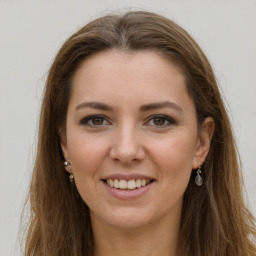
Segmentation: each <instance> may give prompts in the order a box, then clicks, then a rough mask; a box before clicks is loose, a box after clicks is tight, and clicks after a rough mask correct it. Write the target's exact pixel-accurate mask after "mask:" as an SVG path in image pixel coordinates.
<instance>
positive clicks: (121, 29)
mask: <svg viewBox="0 0 256 256" xmlns="http://www.w3.org/2000/svg"><path fill="white" fill-rule="evenodd" d="M109 49H119V50H122V51H126V52H130V53H134V52H138V51H146V50H153V51H156V52H158V53H161V54H162V56H164V58H166V59H168V60H169V61H171V62H172V63H174V64H176V65H177V66H179V67H180V68H181V70H182V71H183V74H184V76H185V78H186V86H187V91H188V93H189V95H190V96H191V98H192V99H193V102H194V104H195V107H196V113H197V120H198V124H199V125H200V124H201V123H202V122H203V120H204V119H205V118H206V117H208V116H210V117H212V118H213V119H214V122H215V131H214V134H213V138H212V143H211V147H210V151H209V154H208V156H207V158H206V161H205V163H204V164H203V166H202V169H203V172H202V176H203V179H204V181H205V183H204V186H202V187H197V186H196V185H195V183H194V177H195V173H194V171H192V172H191V180H190V182H189V184H188V187H187V189H186V191H185V194H184V200H183V208H182V215H181V222H180V223H181V224H180V229H179V239H178V246H177V248H178V251H177V255H182V256H213V255H218V256H227V255H230V256H231V255H232V256H242V255H243V256H245V255H246V256H253V255H254V256H255V255H256V246H255V244H254V242H255V237H256V229H255V219H254V217H253V215H252V214H251V213H250V211H249V210H248V209H247V207H246V205H245V201H244V198H243V179H242V174H241V167H240V162H239V156H238V151H237V147H236V143H235V140H234V136H233V133H232V129H231V124H230V121H229V118H228V114H227V111H226V109H225V106H224V103H223V100H222V98H221V95H220V92H219V89H218V86H217V83H216V79H215V75H214V72H213V70H212V67H211V65H210V63H209V61H208V60H207V58H206V56H205V55H204V53H203V52H202V50H201V49H200V47H199V46H198V44H197V43H196V42H195V41H194V40H193V39H192V38H191V36H190V35H189V34H188V33H187V32H186V31H185V30H184V29H183V28H181V27H180V26H179V25H177V24H176V23H175V22H173V21H171V20H169V19H167V18H165V17H162V16H161V15H158V14H155V13H150V12H144V11H132V12H128V13H125V14H121V15H119V14H111V15H106V16H103V17H100V18H98V19H96V20H94V21H92V22H90V23H89V24H87V25H86V26H84V27H82V28H81V29H80V30H79V31H78V32H76V33H75V34H73V35H72V36H71V37H70V38H69V39H68V40H67V41H66V42H65V43H64V44H63V46H62V47H61V49H60V50H59V52H58V54H57V56H56V58H55V60H54V61H53V64H52V66H51V68H50V70H49V74H48V78H47V81H46V85H45V91H44V97H43V102H42V108H41V115H40V123H39V134H38V145H37V155H36V160H35V164H34V170H33V176H32V180H31V185H30V192H29V202H30V209H31V214H30V220H29V228H28V230H27V231H26V232H27V233H26V234H27V235H26V244H25V256H32V255H34V256H46V255H47V256H70V255H74V256H82V255H87V256H91V255H93V249H94V240H93V233H92V228H91V222H90V214H89V209H88V207H87V205H86V204H85V203H84V201H83V200H82V199H81V197H80V195H79V193H78V191H77V189H76V187H75V186H74V185H72V184H71V183H70V181H69V177H68V174H67V173H66V172H65V171H64V168H63V161H64V158H63V155H62V152H61V148H60V136H59V133H60V131H64V132H65V122H66V115H67V107H68V104H69V98H70V91H71V88H72V76H73V74H74V72H75V71H76V70H77V68H78V66H79V64H80V63H81V62H82V61H84V60H85V59H86V58H87V57H88V56H92V55H93V54H96V53H99V52H101V51H105V50H109Z"/></svg>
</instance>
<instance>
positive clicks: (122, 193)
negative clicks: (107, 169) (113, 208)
mask: <svg viewBox="0 0 256 256" xmlns="http://www.w3.org/2000/svg"><path fill="white" fill-rule="evenodd" d="M102 182H103V184H104V186H105V188H106V189H107V191H108V192H109V193H110V194H111V195H112V196H114V197H116V198H119V199H126V200H129V199H135V198H137V197H140V196H142V195H143V194H145V193H146V192H147V191H149V190H150V189H151V188H152V186H153V185H154V183H155V182H154V181H153V182H151V183H149V184H148V185H146V186H144V187H140V188H136V189H118V188H114V187H113V188H112V187H110V186H109V185H108V184H107V183H105V182H104V181H102Z"/></svg>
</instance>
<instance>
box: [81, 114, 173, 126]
mask: <svg viewBox="0 0 256 256" xmlns="http://www.w3.org/2000/svg"><path fill="white" fill-rule="evenodd" d="M157 118H158V119H161V120H163V121H164V124H163V125H155V124H149V126H155V127H157V128H165V127H168V126H171V125H176V124H177V122H176V121H175V120H174V119H173V118H171V117H169V116H166V115H153V116H150V117H149V118H148V120H147V122H146V123H149V122H151V121H153V122H154V120H156V119H157ZM95 119H100V120H102V122H103V124H99V125H95V124H93V123H89V122H92V121H93V120H95ZM104 121H105V122H107V124H104ZM80 124H81V125H85V126H89V127H95V128H98V127H101V126H103V125H108V124H109V122H108V121H107V118H106V117H105V116H103V115H91V116H87V117H85V118H83V119H82V120H81V121H80Z"/></svg>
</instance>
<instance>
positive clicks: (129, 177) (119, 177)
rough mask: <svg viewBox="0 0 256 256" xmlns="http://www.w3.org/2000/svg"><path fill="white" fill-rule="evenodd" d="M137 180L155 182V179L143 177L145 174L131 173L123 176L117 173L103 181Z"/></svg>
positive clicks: (104, 178)
mask: <svg viewBox="0 0 256 256" xmlns="http://www.w3.org/2000/svg"><path fill="white" fill-rule="evenodd" d="M109 179H112V180H115V179H116V180H136V179H146V180H155V179H154V178H152V177H150V176H147V175H143V174H138V173H130V174H123V173H115V174H110V175H107V176H104V177H103V178H102V180H109Z"/></svg>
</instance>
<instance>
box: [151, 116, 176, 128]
mask: <svg viewBox="0 0 256 256" xmlns="http://www.w3.org/2000/svg"><path fill="white" fill-rule="evenodd" d="M147 124H148V125H149V126H156V127H160V128H161V127H167V126H170V125H173V124H176V121H175V120H173V119H172V118H171V117H169V116H166V115H155V116H152V117H151V118H150V119H149V121H148V122H147Z"/></svg>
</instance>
